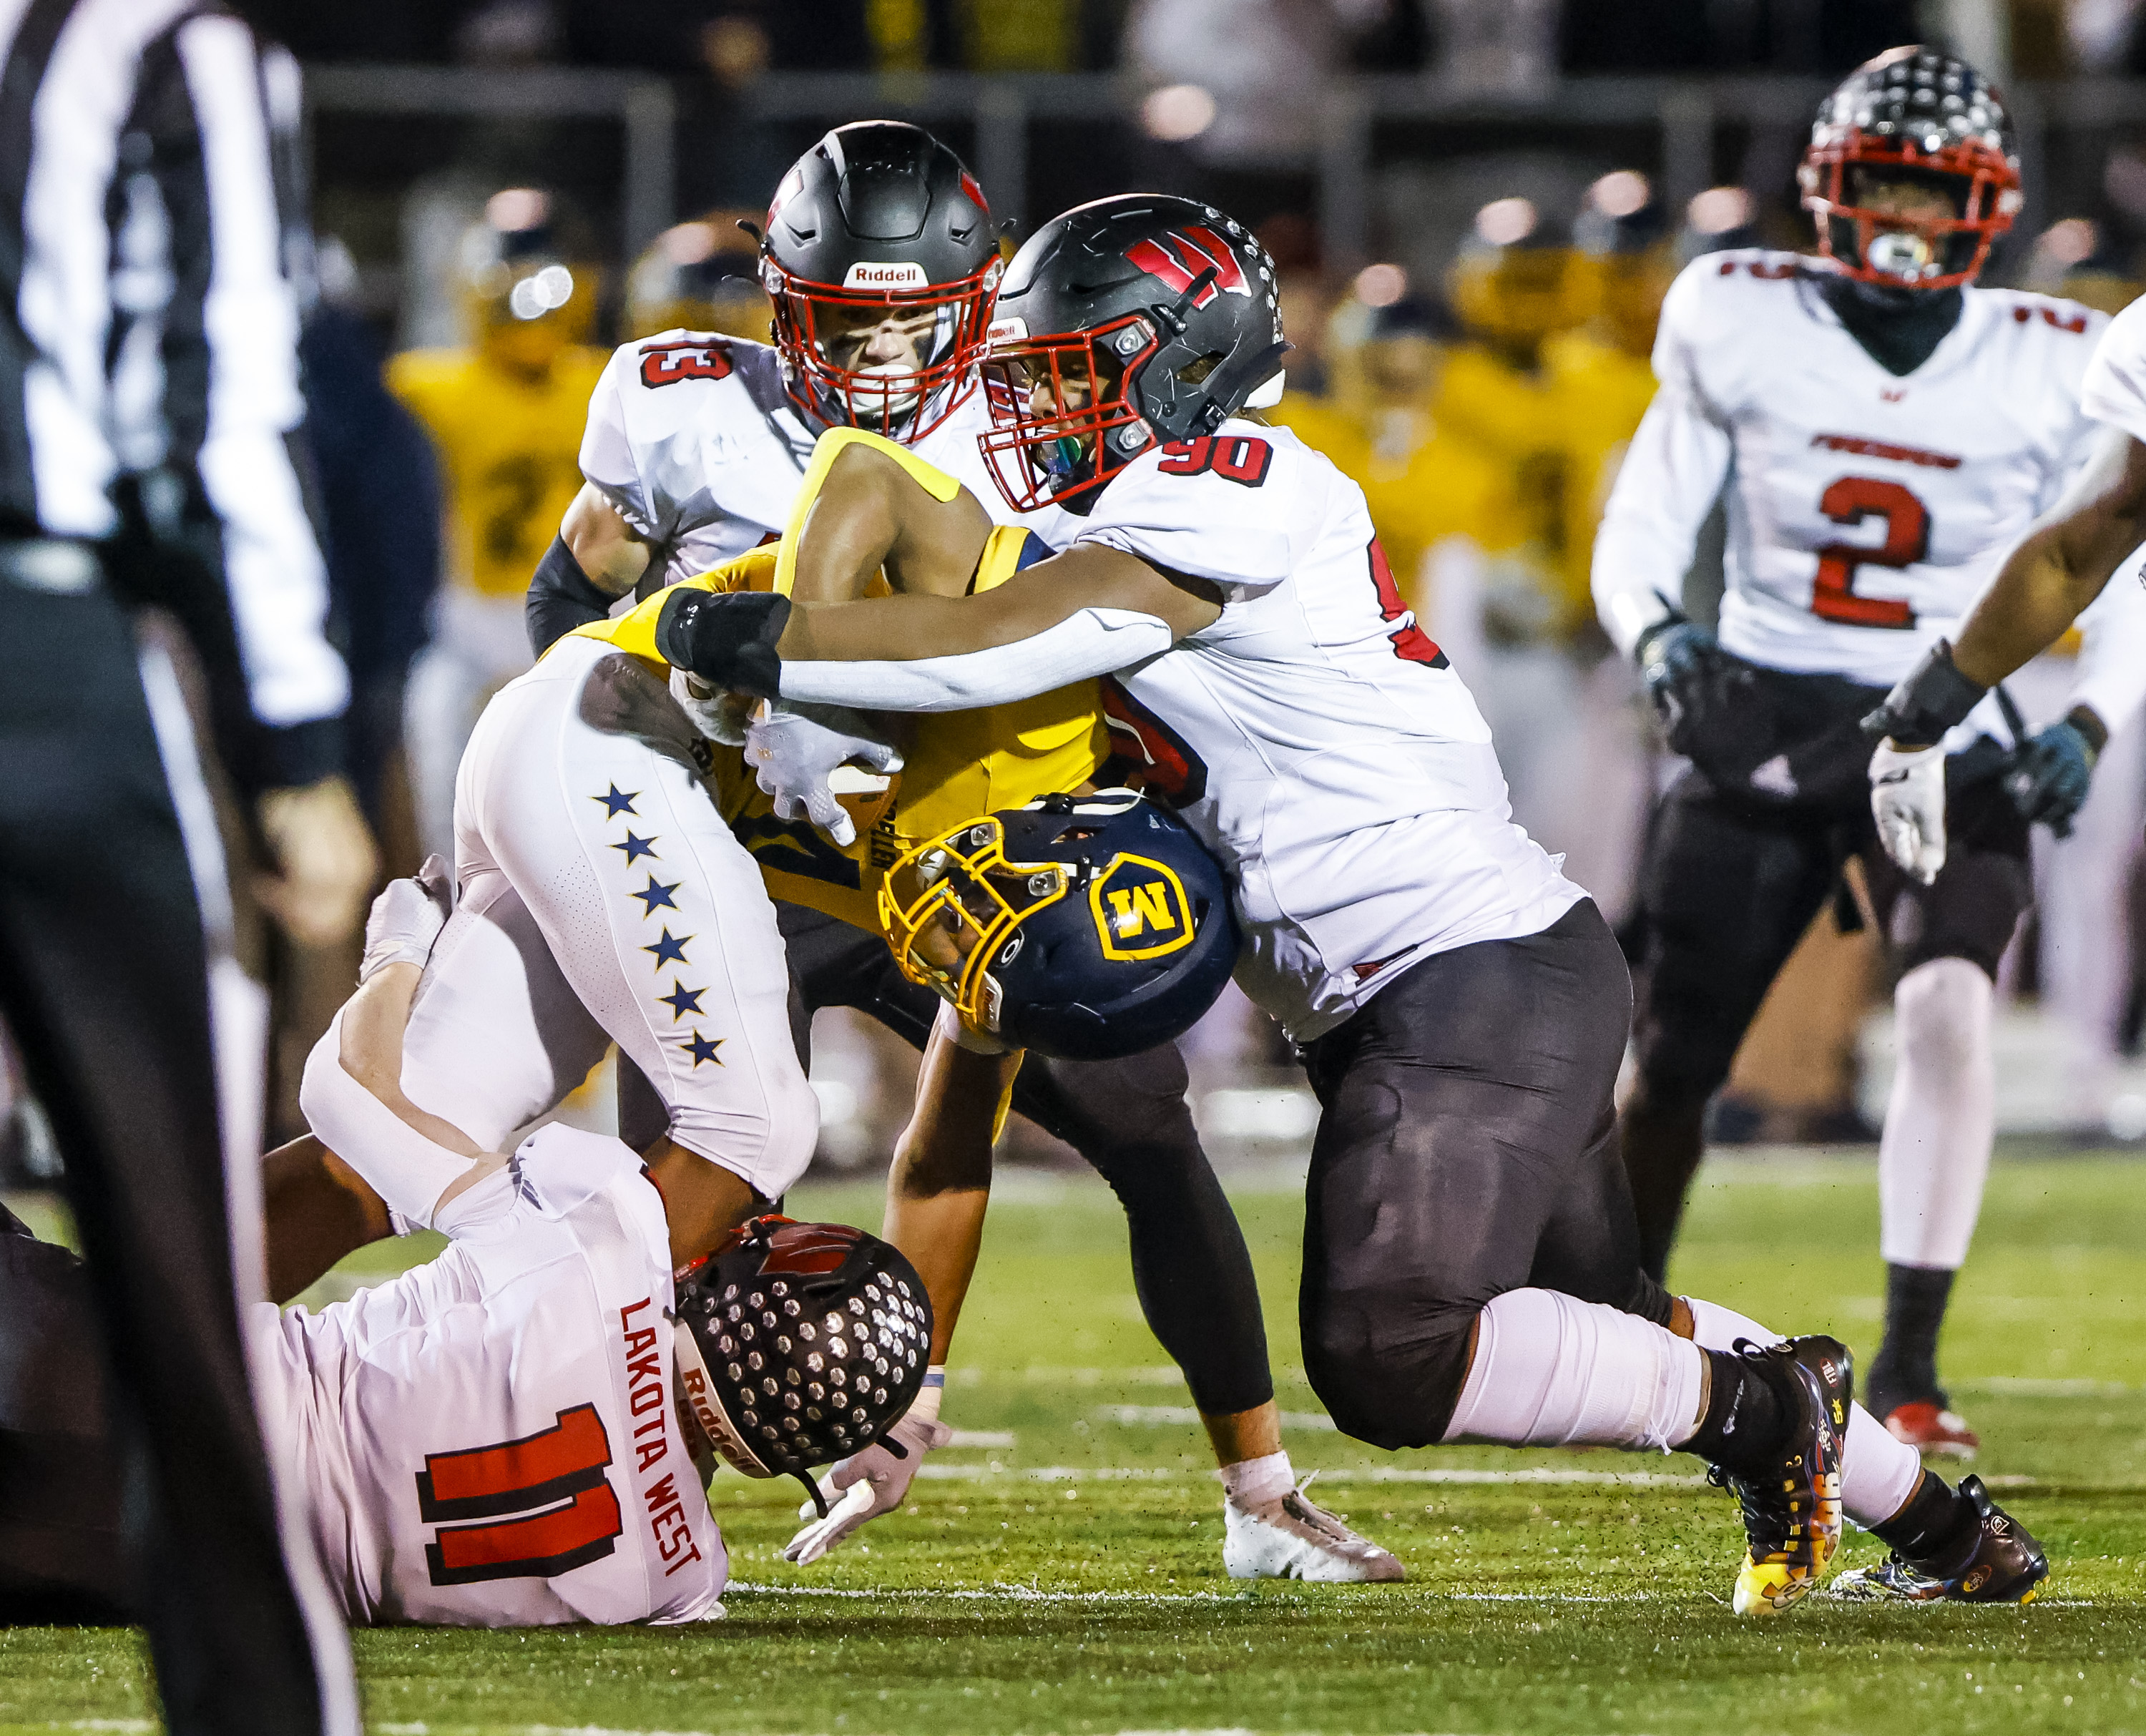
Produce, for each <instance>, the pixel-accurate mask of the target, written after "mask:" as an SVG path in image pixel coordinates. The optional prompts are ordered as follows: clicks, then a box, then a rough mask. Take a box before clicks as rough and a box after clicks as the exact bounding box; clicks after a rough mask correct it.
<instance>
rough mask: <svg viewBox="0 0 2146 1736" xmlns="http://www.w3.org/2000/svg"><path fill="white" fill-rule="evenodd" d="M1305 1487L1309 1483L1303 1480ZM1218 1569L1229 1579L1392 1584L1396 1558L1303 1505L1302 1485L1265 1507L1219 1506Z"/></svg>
mask: <svg viewBox="0 0 2146 1736" xmlns="http://www.w3.org/2000/svg"><path fill="white" fill-rule="evenodd" d="M1304 1481H1305V1483H1307V1484H1308V1483H1310V1481H1311V1479H1310V1478H1309V1477H1306V1478H1305V1479H1304ZM1222 1525H1223V1538H1222V1565H1223V1567H1224V1568H1225V1569H1227V1570H1228V1572H1229V1575H1230V1578H1231V1579H1320V1580H1329V1581H1338V1580H1380V1581H1385V1580H1394V1579H1406V1578H1407V1577H1408V1574H1407V1571H1406V1569H1404V1568H1403V1567H1402V1566H1401V1564H1400V1559H1399V1558H1397V1557H1396V1556H1395V1555H1393V1554H1390V1552H1389V1551H1387V1550H1385V1549H1380V1547H1379V1546H1378V1544H1375V1543H1373V1542H1372V1541H1371V1540H1370V1538H1368V1537H1359V1536H1358V1535H1357V1534H1355V1532H1354V1531H1351V1530H1350V1529H1349V1528H1348V1527H1347V1526H1346V1525H1345V1524H1342V1523H1341V1521H1340V1519H1336V1518H1335V1516H1334V1515H1333V1514H1330V1513H1329V1512H1328V1511H1327V1510H1326V1509H1325V1508H1323V1507H1320V1506H1319V1505H1317V1504H1315V1503H1314V1502H1312V1501H1310V1500H1308V1499H1305V1493H1304V1488H1303V1485H1302V1484H1300V1485H1298V1486H1297V1487H1296V1488H1295V1489H1290V1491H1289V1493H1288V1494H1285V1495H1280V1496H1278V1497H1277V1498H1275V1499H1273V1500H1270V1501H1255V1502H1253V1503H1252V1504H1250V1506H1245V1507H1240V1506H1239V1505H1238V1504H1237V1503H1236V1502H1235V1501H1234V1500H1230V1499H1224V1501H1223V1503H1222Z"/></svg>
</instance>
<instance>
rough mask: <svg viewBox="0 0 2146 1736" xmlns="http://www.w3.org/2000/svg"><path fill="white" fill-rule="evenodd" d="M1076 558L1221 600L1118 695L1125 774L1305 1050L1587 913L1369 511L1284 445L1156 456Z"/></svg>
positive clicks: (1343, 485) (1113, 699)
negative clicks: (1150, 569) (1215, 613)
mask: <svg viewBox="0 0 2146 1736" xmlns="http://www.w3.org/2000/svg"><path fill="white" fill-rule="evenodd" d="M1080 541H1095V542H1102V543H1106V544H1108V545H1110V546H1112V547H1115V548H1120V549H1123V550H1125V551H1127V552H1128V553H1130V554H1133V555H1136V556H1139V557H1140V559H1142V560H1144V561H1147V562H1148V563H1149V564H1150V565H1151V566H1157V567H1160V568H1162V569H1164V570H1165V571H1170V572H1178V573H1184V574H1186V575H1189V576H1192V577H1195V578H1200V579H1205V580H1206V581H1209V582H1210V583H1211V584H1213V585H1214V586H1216V587H1217V588H1218V589H1219V590H1220V592H1221V594H1222V597H1223V606H1222V613H1221V615H1220V618H1219V619H1217V620H1215V621H1213V622H1212V623H1210V625H1209V626H1205V627H1203V628H1201V629H1200V631H1198V632H1196V633H1192V634H1190V635H1188V636H1185V638H1183V639H1180V640H1179V641H1177V643H1176V644H1175V646H1172V647H1171V648H1170V650H1169V651H1165V652H1163V653H1161V654H1160V656H1155V657H1151V658H1150V659H1149V660H1148V661H1146V662H1145V663H1141V664H1138V665H1135V666H1134V667H1132V668H1130V669H1125V670H1120V671H1118V673H1117V674H1115V676H1111V677H1110V678H1109V679H1108V680H1106V681H1105V682H1104V683H1103V705H1104V710H1105V711H1106V712H1107V713H1108V714H1109V717H1110V724H1111V728H1112V734H1113V736H1114V738H1115V740H1116V741H1118V743H1119V745H1120V752H1122V753H1124V754H1125V756H1127V757H1128V758H1130V759H1131V760H1132V761H1135V763H1136V764H1138V765H1139V766H1140V767H1141V768H1142V770H1143V771H1144V773H1145V781H1146V785H1147V787H1148V789H1149V790H1150V791H1151V792H1153V793H1155V794H1157V795H1159V796H1162V797H1163V798H1164V799H1165V800H1166V801H1169V803H1170V806H1173V807H1174V808H1175V809H1176V811H1178V813H1179V814H1180V815H1181V816H1183V818H1184V820H1185V823H1186V824H1187V825H1188V826H1190V827H1191V828H1192V830H1193V831H1195V833H1196V834H1197V835H1198V836H1199V838H1200V842H1201V843H1203V844H1205V846H1207V848H1208V849H1209V851H1211V852H1213V854H1214V855H1215V857H1216V858H1217V859H1218V860H1219V861H1221V863H1222V864H1223V866H1225V868H1226V869H1227V870H1228V871H1229V874H1230V880H1231V881H1232V883H1233V885H1234V888H1235V895H1236V904H1237V914H1238V917H1239V920H1240V925H1241V927H1242V929H1243V932H1244V937H1245V940H1244V950H1243V952H1242V954H1241V955H1240V959H1239V961H1238V965H1237V980H1238V982H1239V983H1240V985H1242V987H1243V988H1244V990H1245V993H1246V994H1248V995H1250V996H1251V998H1252V999H1253V1000H1255V1001H1257V1002H1258V1003H1259V1004H1260V1005H1261V1006H1262V1007H1264V1008H1265V1010H1267V1011H1268V1012H1269V1013H1270V1014H1272V1015H1274V1016H1275V1018H1277V1019H1279V1020H1280V1021H1281V1022H1282V1024H1283V1025H1285V1027H1287V1029H1288V1030H1289V1033H1290V1035H1291V1036H1292V1037H1294V1038H1295V1039H1296V1040H1297V1041H1299V1042H1309V1041H1310V1040H1312V1039H1313V1038H1315V1037H1316V1036H1318V1035H1320V1034H1321V1033H1323V1032H1325V1031H1327V1030H1331V1029H1332V1028H1333V1027H1334V1026H1335V1025H1338V1024H1340V1022H1341V1021H1342V1020H1345V1019H1346V1018H1347V1017H1348V1016H1349V1015H1350V1013H1352V1012H1354V1011H1355V1009H1356V1008H1357V1007H1359V1006H1360V1005H1362V1004H1363V1003H1364V1002H1365V1001H1366V1000H1370V998H1371V996H1372V995H1375V994H1376V993H1377V992H1378V991H1379V990H1380V989H1382V988H1383V987H1385V985H1386V984H1388V983H1389V982H1391V981H1393V980H1395V978H1397V977H1399V976H1400V975H1401V974H1402V973H1403V971H1404V970H1405V969H1406V968H1407V966H1408V965H1410V963H1412V962H1414V961H1415V960H1417V959H1419V958H1422V957H1425V956H1427V955H1430V954H1431V953H1435V952H1443V951H1448V950H1451V949H1453V948H1455V947H1459V946H1466V945H1473V944H1474V943H1475V942H1477V941H1479V940H1516V939H1519V938H1520V937H1522V936H1524V935H1533V934H1540V932H1541V931H1542V930H1544V929H1545V928H1547V927H1549V926H1550V924H1552V923H1553V922H1555V921H1556V920H1557V919H1558V918H1559V917H1560V916H1561V915H1564V914H1565V911H1566V910H1568V909H1570V907H1571V906H1572V905H1573V904H1574V903H1575V902H1576V901H1577V900H1580V898H1582V897H1584V896H1585V894H1584V893H1583V892H1582V891H1581V890H1580V888H1579V887H1577V886H1575V885H1573V884H1572V882H1571V881H1570V880H1566V879H1565V877H1564V875H1561V874H1560V873H1559V872H1558V870H1557V865H1556V863H1555V862H1554V861H1552V860H1551V859H1550V857H1549V856H1546V855H1545V853H1544V851H1543V850H1542V847H1541V846H1540V845H1538V844H1536V843H1535V841H1534V840H1532V839H1531V838H1530V837H1529V836H1528V835H1527V834H1526V833H1525V832H1524V831H1521V830H1520V827H1518V826H1515V825H1514V824H1513V821H1512V811H1511V808H1510V805H1509V804H1508V802H1507V801H1506V797H1505V778H1504V776H1503V774H1501V773H1500V771H1499V769H1498V756H1497V754H1496V753H1495V751H1494V750H1493V749H1492V747H1491V746H1490V730H1489V728H1488V727H1487V726H1485V723H1484V721H1483V717H1482V714H1481V713H1480V712H1479V711H1477V710H1476V709H1475V700H1474V699H1473V698H1472V697H1471V696H1470V694H1469V691H1468V689H1467V688H1466V687H1465V686H1463V685H1462V683H1461V680H1460V676H1457V675H1455V673H1454V672H1453V670H1452V668H1451V667H1450V665H1449V664H1448V663H1447V661H1446V658H1445V653H1444V652H1442V651H1440V650H1439V648H1438V646H1435V644H1433V643H1432V642H1431V641H1430V637H1429V636H1427V635H1426V634H1425V632H1424V631H1423V630H1422V629H1421V628H1420V627H1419V626H1417V625H1416V622H1415V616H1413V615H1412V614H1411V613H1410V611H1409V608H1408V605H1407V604H1406V603H1405V601H1403V600H1402V597H1401V594H1400V591H1399V589H1398V588H1397V587H1396V586H1395V583H1394V577H1393V574H1392V572H1391V571H1390V569H1389V568H1388V566H1387V565H1386V559H1385V555H1384V553H1383V552H1381V551H1380V547H1379V545H1378V542H1377V540H1376V539H1375V536H1374V535H1373V533H1372V530H1371V518H1370V512H1369V511H1368V510H1367V509H1366V508H1365V505H1364V492H1363V491H1362V490H1361V489H1360V488H1359V487H1357V486H1356V485H1355V483H1354V482H1351V481H1350V480H1349V479H1348V478H1347V477H1345V476H1343V475H1342V474H1341V473H1340V471H1338V470H1336V469H1335V467H1334V466H1333V465H1332V464H1331V463H1330V461H1328V460H1327V459H1325V457H1323V456H1320V454H1319V453H1317V452H1315V451H1312V449H1311V448H1310V447H1309V446H1305V444H1304V442H1303V441H1300V440H1299V439H1298V438H1297V437H1296V436H1295V435H1294V434H1292V433H1290V432H1288V431H1287V430H1286V429H1281V428H1269V427H1264V426H1262V425H1260V424H1259V423H1257V422H1246V421H1240V420H1232V421H1230V422H1225V423H1223V425H1222V426H1221V427H1220V429H1218V430H1217V431H1216V432H1215V433H1214V434H1213V435H1211V436H1207V437H1205V438H1202V439H1198V440H1189V441H1177V442H1175V443H1173V444H1171V445H1168V446H1161V447H1160V448H1158V449H1156V450H1155V451H1150V452H1147V453H1145V454H1143V455H1142V456H1140V458H1138V459H1137V460H1135V461H1134V462H1133V463H1131V464H1130V465H1129V466H1126V467H1125V469H1124V470H1123V471H1120V472H1119V474H1118V475H1117V476H1114V477H1113V478H1111V480H1110V482H1109V483H1108V484H1107V485H1106V486H1105V488H1104V489H1103V491H1102V492H1101V493H1100V495H1099V496H1097V497H1096V501H1095V507H1094V510H1093V511H1092V512H1091V513H1090V516H1089V518H1088V521H1087V524H1086V527H1085V529H1084V530H1083V531H1081V533H1080Z"/></svg>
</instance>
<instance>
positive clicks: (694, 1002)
mask: <svg viewBox="0 0 2146 1736" xmlns="http://www.w3.org/2000/svg"><path fill="white" fill-rule="evenodd" d="M644 950H645V949H644ZM707 992H708V991H707V990H706V989H689V988H687V987H686V985H685V984H683V983H681V982H680V981H679V980H677V979H676V978H675V977H674V978H672V979H671V992H670V993H669V994H668V995H657V996H656V1004H657V1005H660V1006H667V1007H669V1008H670V1009H671V1023H672V1024H673V1025H676V1023H677V1022H678V1021H679V1020H681V1019H682V1018H684V1017H685V1016H686V1014H688V1013H697V1012H699V1011H700V1010H701V996H702V995H705V994H706V993H707Z"/></svg>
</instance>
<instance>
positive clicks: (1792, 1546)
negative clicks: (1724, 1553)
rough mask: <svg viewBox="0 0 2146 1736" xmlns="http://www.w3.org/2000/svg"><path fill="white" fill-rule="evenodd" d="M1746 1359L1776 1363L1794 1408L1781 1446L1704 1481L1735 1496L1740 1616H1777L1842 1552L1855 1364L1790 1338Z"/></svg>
mask: <svg viewBox="0 0 2146 1736" xmlns="http://www.w3.org/2000/svg"><path fill="white" fill-rule="evenodd" d="M1737 1348H1738V1349H1739V1351H1740V1352H1741V1353H1742V1354H1744V1355H1745V1356H1748V1357H1751V1358H1754V1359H1764V1360H1766V1361H1769V1362H1771V1363H1773V1364H1775V1369H1776V1371H1777V1372H1778V1373H1779V1374H1782V1375H1784V1377H1785V1380H1784V1385H1785V1388H1786V1389H1787V1392H1788V1394H1790V1395H1792V1402H1793V1403H1794V1405H1795V1407H1796V1414H1795V1422H1794V1426H1793V1427H1791V1428H1790V1429H1789V1434H1788V1438H1787V1439H1786V1440H1784V1442H1783V1443H1782V1445H1781V1449H1780V1450H1779V1453H1777V1454H1775V1455H1774V1457H1773V1458H1772V1459H1770V1460H1769V1462H1768V1464H1766V1465H1765V1466H1764V1469H1761V1470H1759V1471H1756V1472H1754V1473H1752V1474H1748V1475H1742V1476H1739V1475H1734V1474H1730V1473H1729V1472H1728V1471H1727V1470H1725V1469H1723V1468H1722V1467H1720V1466H1719V1465H1717V1466H1715V1467H1714V1469H1712V1470H1710V1471H1709V1472H1708V1476H1709V1479H1711V1480H1713V1481H1714V1482H1715V1483H1717V1484H1720V1485H1721V1486H1722V1487H1724V1488H1727V1489H1734V1491H1735V1494H1736V1499H1737V1501H1738V1503H1739V1504H1740V1505H1741V1506H1742V1508H1743V1509H1744V1539H1745V1548H1744V1561H1743V1564H1742V1565H1741V1566H1740V1567H1739V1569H1737V1573H1736V1595H1735V1609H1736V1613H1737V1614H1739V1615H1779V1614H1781V1613H1782V1612H1783V1611H1784V1610H1786V1609H1792V1608H1794V1606H1795V1605H1796V1604H1799V1603H1801V1602H1802V1601H1803V1599H1804V1598H1806V1597H1807V1596H1809V1594H1810V1593H1811V1592H1812V1591H1813V1590H1814V1589H1816V1587H1817V1585H1818V1584H1819V1580H1821V1579H1824V1577H1825V1570H1826V1569H1827V1568H1829V1566H1831V1565H1832V1564H1833V1558H1834V1554H1835V1553H1836V1552H1837V1551H1838V1550H1839V1548H1840V1525H1841V1510H1840V1455H1841V1447H1842V1444H1843V1442H1844V1441H1845V1440H1846V1439H1847V1437H1848V1409H1849V1400H1850V1399H1851V1398H1852V1396H1853V1394H1854V1361H1853V1359H1851V1358H1850V1357H1849V1353H1848V1349H1847V1346H1845V1345H1844V1344H1842V1343H1840V1341H1839V1339H1831V1338H1823V1337H1813V1338H1795V1339H1789V1340H1788V1341H1787V1342H1785V1343H1784V1344H1774V1345H1770V1346H1767V1347H1765V1348H1763V1349H1762V1348H1759V1347H1757V1346H1754V1345H1750V1344H1743V1343H1739V1345H1738V1347H1737Z"/></svg>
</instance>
